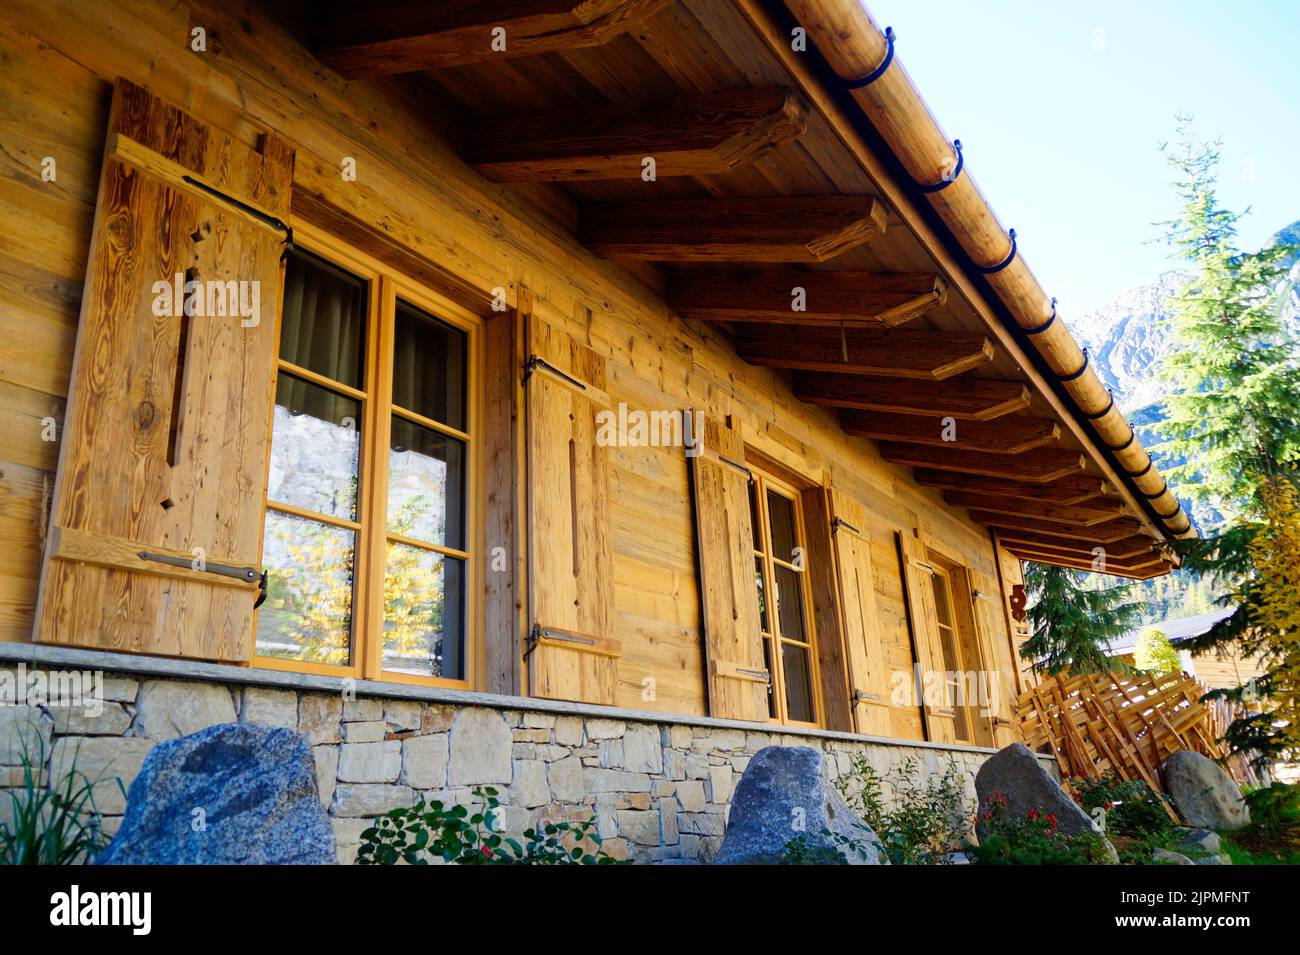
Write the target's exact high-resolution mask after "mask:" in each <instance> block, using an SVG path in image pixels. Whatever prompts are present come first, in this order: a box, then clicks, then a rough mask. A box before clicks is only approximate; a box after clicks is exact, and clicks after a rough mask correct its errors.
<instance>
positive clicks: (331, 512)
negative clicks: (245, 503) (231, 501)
mask: <svg viewBox="0 0 1300 955" xmlns="http://www.w3.org/2000/svg"><path fill="white" fill-rule="evenodd" d="M360 421H361V403H360V402H359V401H355V400H354V399H352V398H348V397H346V396H344V395H339V394H335V393H334V392H331V391H328V390H326V389H324V388H321V387H319V386H317V385H314V384H312V383H311V382H308V381H304V380H302V379H300V378H295V377H294V376H292V375H290V374H287V373H285V372H281V373H280V377H279V381H277V382H276V388H275V420H274V422H273V423H272V427H271V470H270V476H269V479H268V481H267V488H266V496H267V498H268V499H269V500H272V501H276V502H279V503H281V504H291V505H293V506H295V507H301V508H303V509H305V510H309V511H315V512H316V513H317V514H325V515H327V516H329V517H338V518H342V519H343V520H348V521H355V520H356V519H357V474H358V468H359V463H360V460H361V430H360Z"/></svg>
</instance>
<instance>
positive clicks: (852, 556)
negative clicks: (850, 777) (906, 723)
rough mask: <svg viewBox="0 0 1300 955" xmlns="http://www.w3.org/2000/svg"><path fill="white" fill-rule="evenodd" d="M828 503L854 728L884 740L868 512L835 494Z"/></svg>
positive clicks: (884, 687)
mask: <svg viewBox="0 0 1300 955" xmlns="http://www.w3.org/2000/svg"><path fill="white" fill-rule="evenodd" d="M830 501H831V534H832V539H833V541H834V545H835V546H834V549H835V566H836V572H837V575H838V577H839V587H840V613H841V617H842V628H841V631H842V633H843V634H844V645H845V652H846V656H847V662H848V676H849V695H850V704H851V706H852V710H853V725H854V729H855V730H856V731H857V732H859V733H867V734H869V735H872V736H888V735H890V733H891V728H890V719H889V674H888V672H887V671H886V667H885V654H884V647H883V646H882V645H881V641H880V626H879V618H878V616H877V613H876V590H875V583H874V580H873V576H872V569H871V539H870V538H869V537H868V536H867V534H868V532H869V531H868V522H867V511H866V508H864V507H863V506H862V505H861V504H859V503H858V502H857V501H855V500H853V499H852V498H850V497H848V496H846V495H845V494H844V493H842V492H840V491H837V490H834V489H832V490H831V492H830Z"/></svg>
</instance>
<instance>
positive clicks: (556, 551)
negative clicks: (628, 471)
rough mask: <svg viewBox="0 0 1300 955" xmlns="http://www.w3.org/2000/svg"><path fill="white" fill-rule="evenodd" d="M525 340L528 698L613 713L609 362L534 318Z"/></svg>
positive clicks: (615, 678)
mask: <svg viewBox="0 0 1300 955" xmlns="http://www.w3.org/2000/svg"><path fill="white" fill-rule="evenodd" d="M528 338H529V352H530V363H531V366H530V369H529V371H528V378H527V384H526V386H525V387H526V401H527V415H528V424H527V430H528V458H527V467H528V519H529V527H528V546H529V555H530V559H529V582H530V591H529V609H530V613H531V615H532V624H533V625H532V629H531V632H530V638H529V651H528V652H529V657H528V680H529V686H530V691H531V693H532V695H533V696H538V697H544V698H547V699H557V700H576V701H581V702H586V703H602V704H606V705H610V706H612V705H614V703H615V702H616V697H617V691H618V656H619V650H618V642H617V641H616V640H614V639H613V638H612V624H613V613H612V609H611V608H612V605H613V600H614V572H613V567H614V557H613V543H612V540H611V533H612V522H611V515H610V506H609V467H610V465H609V449H608V448H606V447H603V446H602V445H600V444H599V443H598V442H597V441H596V414H597V413H598V412H599V411H600V410H602V409H603V408H604V407H605V406H606V405H607V404H608V398H607V397H605V393H604V389H605V362H604V359H603V358H601V357H600V356H599V355H597V354H596V353H595V352H593V351H592V350H591V349H589V348H586V347H585V346H583V345H580V344H578V343H577V342H574V341H573V340H572V339H570V338H569V337H568V336H567V335H565V334H563V333H562V332H560V331H559V330H557V329H555V328H554V327H553V326H550V325H548V324H546V323H545V322H543V321H541V320H537V319H533V318H530V320H529V323H528Z"/></svg>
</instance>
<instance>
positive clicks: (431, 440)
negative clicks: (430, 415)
mask: <svg viewBox="0 0 1300 955" xmlns="http://www.w3.org/2000/svg"><path fill="white" fill-rule="evenodd" d="M464 462H465V445H464V443H463V442H461V441H459V440H457V439H456V438H452V437H448V436H447V435H444V434H440V433H439V432H437V431H433V430H432V429H430V428H425V427H422V426H420V425H418V424H414V423H413V422H410V421H407V420H406V419H404V418H397V417H394V418H393V431H392V442H391V445H390V447H389V452H388V530H389V531H390V532H391V533H394V534H401V535H402V536H403V537H411V538H415V539H416V540H421V541H427V542H429V543H431V544H440V545H442V546H443V547H455V548H463V547H464V544H465V533H464V528H463V526H462V519H461V518H462V515H463V513H464V507H463V504H462V501H463V498H464V474H465V465H464Z"/></svg>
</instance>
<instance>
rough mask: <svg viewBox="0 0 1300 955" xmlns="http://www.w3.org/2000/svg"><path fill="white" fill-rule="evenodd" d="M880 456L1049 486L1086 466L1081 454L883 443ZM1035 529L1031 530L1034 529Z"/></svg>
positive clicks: (928, 466)
mask: <svg viewBox="0 0 1300 955" xmlns="http://www.w3.org/2000/svg"><path fill="white" fill-rule="evenodd" d="M880 456H881V457H882V458H884V459H885V460H886V461H890V462H892V463H894V464H905V465H908V466H909V467H914V468H937V469H940V470H944V471H960V472H962V473H965V474H977V475H981V476H983V477H991V478H1001V479H1006V480H1020V481H1025V482H1028V483H1031V484H1046V483H1047V482H1049V481H1055V480H1056V479H1057V478H1062V477H1066V476H1068V475H1071V474H1078V473H1080V472H1082V471H1083V469H1084V467H1085V466H1086V461H1085V459H1084V456H1083V455H1082V454H1081V453H1080V452H1078V451H1064V450H1061V449H1058V448H1038V449H1036V450H1034V451H1026V452H1025V453H1024V454H986V453H983V452H979V451H956V450H953V449H952V448H936V447H928V446H926V445H923V444H902V443H900V442H896V441H882V442H880ZM1031 529H1032V528H1031Z"/></svg>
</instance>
